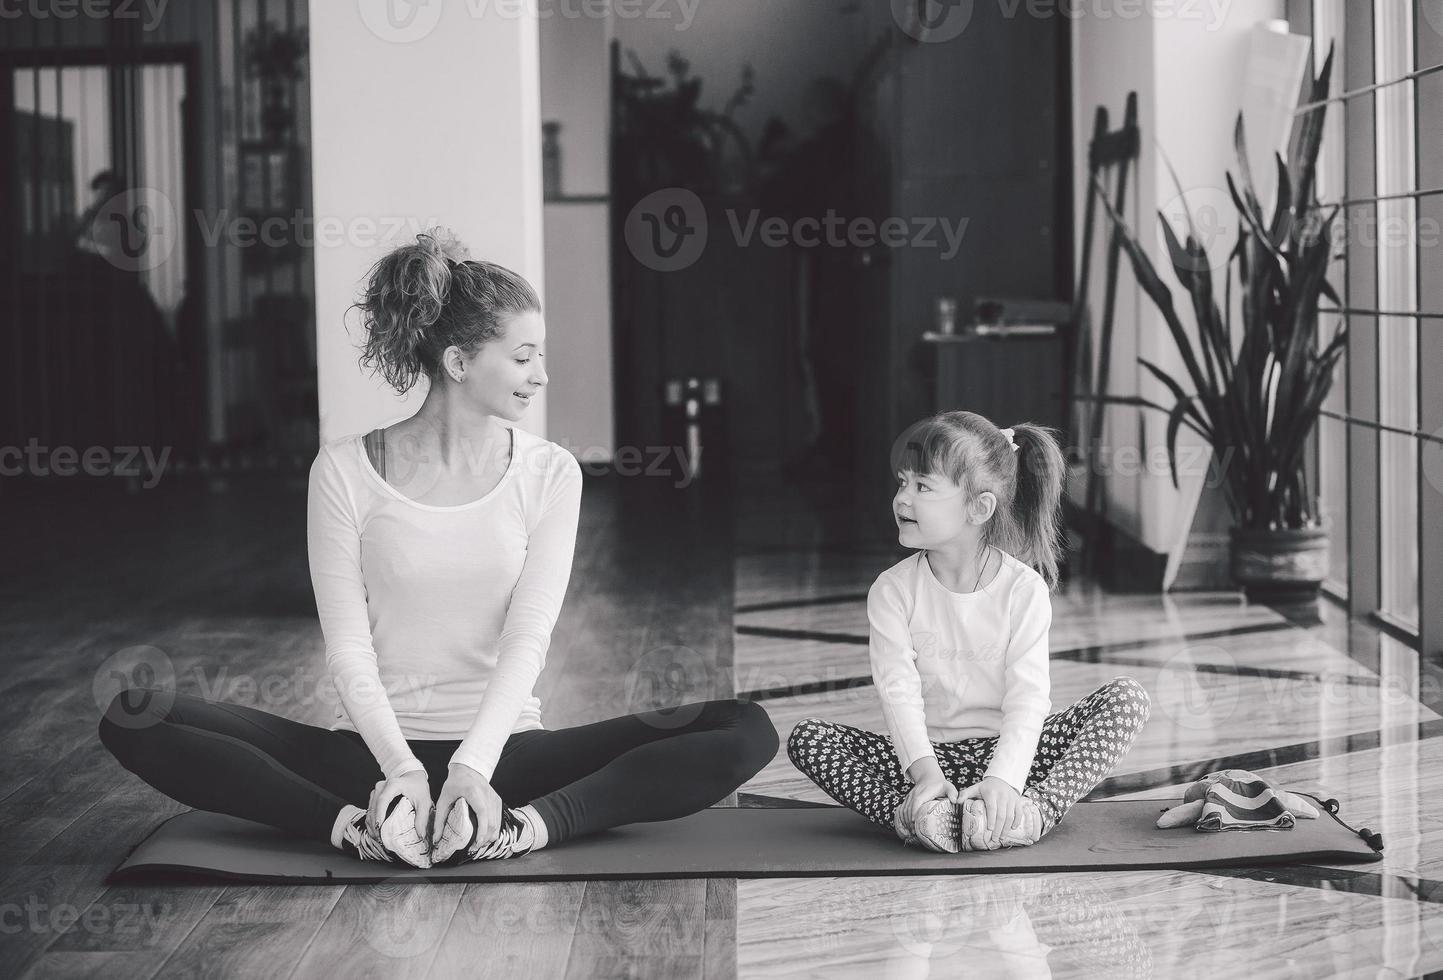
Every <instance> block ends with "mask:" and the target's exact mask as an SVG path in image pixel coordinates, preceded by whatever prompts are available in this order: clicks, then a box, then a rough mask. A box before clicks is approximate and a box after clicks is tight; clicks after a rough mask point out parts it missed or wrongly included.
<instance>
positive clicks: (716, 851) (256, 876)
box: [111, 800, 1382, 884]
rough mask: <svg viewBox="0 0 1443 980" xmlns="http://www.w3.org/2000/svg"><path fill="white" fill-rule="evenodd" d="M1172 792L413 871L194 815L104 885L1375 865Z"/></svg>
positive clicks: (750, 824) (765, 829) (738, 814)
mask: <svg viewBox="0 0 1443 980" xmlns="http://www.w3.org/2000/svg"><path fill="white" fill-rule="evenodd" d="M1175 802H1177V801H1171V802H1169V801H1162V800H1108V801H1103V802H1097V803H1079V804H1078V805H1077V806H1074V807H1073V808H1072V809H1071V810H1070V811H1068V814H1067V819H1065V820H1064V821H1063V822H1062V823H1061V824H1060V825H1058V826H1057V827H1056V828H1055V829H1054V830H1053V831H1052V833H1050V834H1048V835H1047V836H1046V837H1044V838H1043V839H1042V840H1041V841H1039V842H1038V843H1036V844H1034V845H1032V846H1031V847H1017V848H1003V849H1000V850H996V851H973V852H967V853H962V854H934V853H932V852H930V851H926V850H922V849H920V848H914V847H903V845H902V843H901V842H900V841H899V840H897V838H896V837H895V836H893V835H892V834H891V833H889V832H887V831H884V830H883V829H882V828H880V827H877V826H875V825H874V824H872V823H870V822H868V821H867V820H866V819H864V818H863V817H860V816H858V815H857V814H855V813H853V812H852V811H850V810H847V809H844V808H842V807H833V806H827V807H798V808H792V809H752V808H735V807H714V808H712V809H709V810H703V811H702V812H701V813H697V814H693V815H692V816H689V817H683V818H681V819H679V820H669V821H665V822H662V823H648V824H632V825H630V826H627V827H620V828H617V829H614V830H609V831H606V832H604V833H601V834H597V835H594V836H591V837H585V838H580V839H577V840H572V841H568V842H566V843H565V844H561V845H559V846H557V847H554V848H543V849H542V850H540V851H537V852H536V853H534V854H527V855H525V856H523V857H520V858H511V859H507V860H503V861H472V862H469V863H466V864H462V865H459V866H455V867H446V868H430V869H427V870H422V869H420V868H412V867H410V866H409V865H405V864H400V863H397V864H383V863H380V862H374V861H360V860H356V859H354V858H350V857H347V856H346V855H344V854H342V853H340V852H339V851H337V850H335V849H334V848H332V847H330V846H329V845H327V844H323V843H318V842H315V841H309V840H303V839H300V838H296V837H291V836H288V835H286V834H284V833H282V832H280V831H277V830H272V829H270V828H268V827H264V826H261V825H260V824H255V823H251V822H249V821H246V820H240V819H237V818H235V817H226V816H221V815H219V814H214V813H206V812H203V811H199V810H193V811H191V812H190V813H183V814H181V815H180V816H177V817H172V818H170V819H169V820H167V821H166V822H165V823H163V824H161V825H160V827H158V828H157V829H156V830H155V831H154V832H153V833H152V834H151V835H150V836H149V837H148V838H146V839H145V840H144V841H142V842H141V843H140V845H139V846H137V847H136V848H135V850H134V851H132V852H131V854H130V856H129V857H127V858H126V859H125V861H124V862H122V863H121V865H120V867H119V868H117V869H116V870H115V872H114V873H113V874H112V876H111V879H112V881H115V880H126V879H131V878H136V877H141V876H147V877H150V876H156V875H161V876H164V875H167V874H173V873H177V872H179V873H184V874H188V875H195V874H200V875H203V876H205V877H209V878H223V879H228V880H237V881H264V882H274V883H283V884H305V883H314V884H353V883H354V884H364V883H372V882H381V881H396V880H398V879H405V878H415V879H417V880H421V881H556V880H576V879H619V878H796V877H816V876H832V875H843V876H849V875H910V874H929V875H930V874H975V873H981V872H988V873H997V872H1007V871H1016V872H1038V871H1125V870H1136V869H1139V868H1231V867H1239V868H1246V867H1256V866H1259V865H1269V864H1337V863H1340V862H1358V863H1363V862H1369V861H1377V860H1379V859H1380V858H1381V857H1382V855H1380V854H1378V853H1377V852H1375V851H1374V850H1373V849H1372V848H1370V847H1369V846H1368V845H1367V844H1366V843H1364V842H1363V841H1362V840H1361V839H1360V838H1359V837H1358V835H1357V834H1356V833H1355V832H1353V831H1352V830H1349V829H1348V828H1347V827H1346V826H1345V825H1344V824H1343V823H1341V822H1340V821H1339V820H1338V819H1336V818H1335V817H1333V816H1332V815H1331V814H1328V813H1326V812H1324V813H1323V814H1322V815H1320V816H1319V818H1318V819H1317V820H1299V821H1298V822H1297V825H1296V826H1295V827H1294V829H1292V830H1284V831H1256V830H1253V831H1236V832H1229V833H1216V834H1205V833H1199V832H1198V831H1196V830H1193V829H1191V828H1178V829H1174V830H1158V829H1157V827H1156V826H1154V822H1155V821H1156V820H1157V816H1158V814H1159V813H1160V812H1161V811H1162V810H1163V809H1164V808H1165V807H1167V806H1170V805H1172V803H1175Z"/></svg>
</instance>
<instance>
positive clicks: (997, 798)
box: [958, 776, 1022, 847]
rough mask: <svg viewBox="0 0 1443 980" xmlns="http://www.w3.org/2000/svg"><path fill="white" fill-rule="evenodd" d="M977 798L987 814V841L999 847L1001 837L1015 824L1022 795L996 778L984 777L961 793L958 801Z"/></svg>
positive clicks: (1004, 781)
mask: <svg viewBox="0 0 1443 980" xmlns="http://www.w3.org/2000/svg"><path fill="white" fill-rule="evenodd" d="M973 797H977V798H978V799H980V800H981V801H982V806H983V808H984V809H985V810H986V813H987V839H988V841H989V842H990V844H991V846H993V847H1000V846H1001V843H1002V835H1003V834H1005V833H1007V831H1009V830H1011V829H1012V828H1013V826H1014V825H1015V824H1016V823H1017V804H1018V803H1020V802H1021V800H1022V794H1021V793H1019V792H1017V790H1015V789H1013V788H1012V787H1011V786H1010V785H1009V784H1008V783H1007V781H1006V780H1004V779H998V778H997V777H996V776H985V777H983V779H982V781H981V782H980V783H974V784H973V785H971V786H968V787H967V788H966V789H964V790H963V791H962V794H961V796H960V797H958V799H959V801H960V800H970V799H972V798H973Z"/></svg>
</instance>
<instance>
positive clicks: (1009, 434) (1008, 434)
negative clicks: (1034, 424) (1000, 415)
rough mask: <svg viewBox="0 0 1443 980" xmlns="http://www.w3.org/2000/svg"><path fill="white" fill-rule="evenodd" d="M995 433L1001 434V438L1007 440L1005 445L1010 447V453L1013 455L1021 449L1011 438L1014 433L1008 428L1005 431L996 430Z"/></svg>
mask: <svg viewBox="0 0 1443 980" xmlns="http://www.w3.org/2000/svg"><path fill="white" fill-rule="evenodd" d="M997 431H998V432H1001V433H1002V438H1004V439H1006V440H1007V445H1009V446H1011V447H1012V451H1013V452H1014V453H1015V452H1017V450H1019V449H1021V448H1022V447H1021V446H1019V445H1017V441H1016V440H1015V439H1013V438H1012V436H1013V435H1014V433H1013V431H1012V429H1011V428H1010V427H1009V428H1006V429H998V430H997Z"/></svg>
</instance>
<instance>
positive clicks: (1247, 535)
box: [1229, 527, 1328, 604]
mask: <svg viewBox="0 0 1443 980" xmlns="http://www.w3.org/2000/svg"><path fill="white" fill-rule="evenodd" d="M1231 537H1232V541H1231V548H1230V549H1229V559H1230V567H1231V570H1232V576H1233V581H1234V582H1236V583H1237V584H1238V585H1240V586H1242V589H1243V591H1244V592H1245V593H1246V594H1247V597H1248V601H1250V602H1266V603H1270V604H1293V603H1300V602H1312V601H1315V600H1316V599H1317V598H1318V593H1319V591H1320V590H1321V589H1322V585H1323V579H1325V578H1326V577H1327V575H1328V531H1327V528H1322V527H1308V528H1300V529H1296V530H1294V529H1281V530H1275V531H1273V530H1257V529H1254V528H1242V527H1235V528H1233V529H1232V532H1231Z"/></svg>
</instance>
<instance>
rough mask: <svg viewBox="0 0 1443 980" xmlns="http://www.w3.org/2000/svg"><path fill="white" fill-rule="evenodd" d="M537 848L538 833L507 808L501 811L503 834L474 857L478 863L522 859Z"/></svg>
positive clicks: (498, 835)
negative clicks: (532, 849)
mask: <svg viewBox="0 0 1443 980" xmlns="http://www.w3.org/2000/svg"><path fill="white" fill-rule="evenodd" d="M535 846H536V832H535V831H533V830H532V829H531V825H530V824H528V823H527V822H526V821H525V820H523V819H521V817H520V816H518V815H517V813H516V811H515V810H512V809H509V808H507V809H503V810H502V811H501V833H499V834H497V835H496V839H495V840H493V841H492V842H491V843H489V844H487V845H486V846H485V847H483V848H482V849H481V850H480V851H479V852H477V853H476V854H474V855H472V857H473V858H474V859H475V860H477V861H495V860H497V859H499V858H513V857H520V856H521V855H523V854H526V853H527V852H529V851H530V850H531V848H533V847H535Z"/></svg>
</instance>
